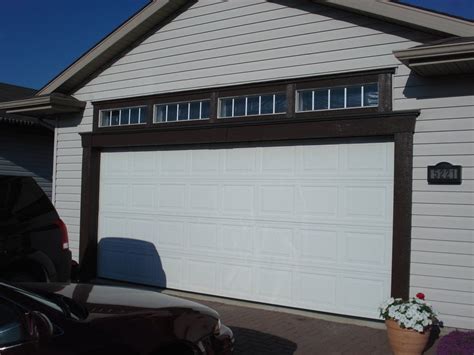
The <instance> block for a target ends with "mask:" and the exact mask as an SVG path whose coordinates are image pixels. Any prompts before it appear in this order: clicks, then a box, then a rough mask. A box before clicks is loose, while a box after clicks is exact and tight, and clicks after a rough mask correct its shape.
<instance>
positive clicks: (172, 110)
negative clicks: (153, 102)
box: [166, 104, 178, 122]
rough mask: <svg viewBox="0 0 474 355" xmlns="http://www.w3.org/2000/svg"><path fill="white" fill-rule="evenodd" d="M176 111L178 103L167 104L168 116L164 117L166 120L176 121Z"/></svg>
mask: <svg viewBox="0 0 474 355" xmlns="http://www.w3.org/2000/svg"><path fill="white" fill-rule="evenodd" d="M177 113H178V105H177V104H174V105H168V117H167V118H166V121H167V122H170V121H176V114H177Z"/></svg>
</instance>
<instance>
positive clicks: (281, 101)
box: [275, 94, 287, 113]
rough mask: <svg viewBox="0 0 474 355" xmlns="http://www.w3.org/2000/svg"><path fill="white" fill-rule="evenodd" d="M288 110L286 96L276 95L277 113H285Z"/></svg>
mask: <svg viewBox="0 0 474 355" xmlns="http://www.w3.org/2000/svg"><path fill="white" fill-rule="evenodd" d="M286 110H287V101H286V95H285V94H278V95H275V113H284V112H286Z"/></svg>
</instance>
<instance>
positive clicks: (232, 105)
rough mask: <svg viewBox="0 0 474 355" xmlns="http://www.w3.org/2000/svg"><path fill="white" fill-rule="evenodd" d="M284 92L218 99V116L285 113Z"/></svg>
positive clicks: (285, 101)
mask: <svg viewBox="0 0 474 355" xmlns="http://www.w3.org/2000/svg"><path fill="white" fill-rule="evenodd" d="M286 110H287V100H286V94H284V93H278V94H265V95H252V96H237V97H226V98H221V99H219V117H220V118H226V117H241V116H254V115H273V114H280V113H286Z"/></svg>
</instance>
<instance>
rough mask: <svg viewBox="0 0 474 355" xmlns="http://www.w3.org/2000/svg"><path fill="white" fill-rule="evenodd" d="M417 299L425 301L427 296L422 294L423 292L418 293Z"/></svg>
mask: <svg viewBox="0 0 474 355" xmlns="http://www.w3.org/2000/svg"><path fill="white" fill-rule="evenodd" d="M416 298H419V299H420V300H424V299H425V294H424V293H421V292H418V293H417V294H416Z"/></svg>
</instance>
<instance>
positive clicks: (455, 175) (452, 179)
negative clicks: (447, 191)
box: [428, 162, 461, 185]
mask: <svg viewBox="0 0 474 355" xmlns="http://www.w3.org/2000/svg"><path fill="white" fill-rule="evenodd" d="M428 184H433V185H460V184H461V165H452V164H451V163H447V162H442V163H438V164H436V165H429V166H428Z"/></svg>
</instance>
